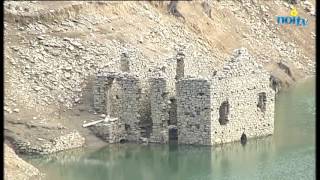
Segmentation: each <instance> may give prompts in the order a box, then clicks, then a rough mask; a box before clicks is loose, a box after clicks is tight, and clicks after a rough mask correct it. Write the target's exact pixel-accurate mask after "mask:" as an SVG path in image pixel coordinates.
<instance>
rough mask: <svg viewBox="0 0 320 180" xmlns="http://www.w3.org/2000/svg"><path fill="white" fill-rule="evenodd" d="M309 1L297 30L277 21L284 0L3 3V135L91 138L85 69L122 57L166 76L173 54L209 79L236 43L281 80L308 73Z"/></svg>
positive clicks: (311, 44)
mask: <svg viewBox="0 0 320 180" xmlns="http://www.w3.org/2000/svg"><path fill="white" fill-rule="evenodd" d="M313 4H315V1H310V0H308V1H307V0H305V1H302V0H301V1H299V2H298V4H296V5H295V6H296V7H297V10H298V13H299V14H298V15H299V16H301V17H303V18H306V19H308V23H309V24H308V26H307V27H305V28H303V27H296V26H280V25H277V23H276V16H278V15H282V16H288V15H290V7H291V6H292V5H291V4H288V2H287V1H284V0H275V1H259V0H205V1H190V2H189V1H181V2H170V1H166V2H163V1H159V2H156V1H152V2H149V1H145V2H144V1H137V2H135V1H132V2H77V1H66V2H63V1H62V2H54V1H31V2H29V1H23V2H12V1H10V2H8V1H6V2H5V4H4V6H5V9H4V10H5V12H4V15H5V18H4V27H5V31H4V43H5V54H4V57H5V62H4V63H5V68H4V69H5V109H4V110H5V117H6V120H5V127H6V130H5V133H6V136H7V137H8V138H9V139H10V138H11V139H14V138H15V137H20V138H21V137H22V138H24V139H25V140H26V141H28V142H32V141H38V140H37V139H39V138H40V139H46V138H47V139H48V133H49V134H50V132H53V131H51V130H50V129H54V134H55V135H56V131H57V129H58V130H59V129H63V132H64V133H67V132H66V131H72V130H73V129H78V131H80V133H81V134H82V135H84V136H86V137H87V136H90V132H88V131H86V130H83V129H82V128H81V125H82V123H83V122H84V121H89V120H96V119H98V118H99V116H98V115H96V114H94V112H93V111H92V93H91V92H92V83H93V79H94V75H95V74H96V73H97V72H98V71H99V70H101V71H103V70H109V71H118V70H119V61H120V56H121V53H126V54H127V56H128V58H129V59H130V69H131V71H132V72H134V73H137V74H139V75H140V76H141V77H148V76H150V75H151V74H152V73H153V72H155V71H158V70H159V69H163V68H165V69H166V71H167V72H174V71H175V62H176V61H175V58H176V55H177V52H178V51H182V52H183V53H184V54H185V64H186V65H185V66H186V67H185V71H186V74H187V75H188V74H190V75H202V76H209V75H212V74H213V73H214V72H215V71H216V70H217V69H220V68H222V67H223V65H224V62H225V61H226V59H228V57H229V55H231V53H232V51H233V50H234V49H236V48H240V47H245V48H247V49H248V50H249V53H250V54H252V56H253V57H254V59H256V60H257V63H258V64H261V65H262V66H263V67H264V68H265V69H266V70H268V71H269V72H271V73H272V75H273V76H274V78H275V79H277V80H278V81H279V82H281V83H282V86H287V85H289V84H291V83H294V82H295V81H297V80H299V79H300V78H304V77H307V76H310V75H314V74H315V16H314V15H315V12H314V11H315V9H314V6H313ZM171 83H173V82H171ZM28 124H29V125H28ZM30 124H32V126H31V125H30ZM25 129H28V131H25ZM33 132H34V133H35V134H36V135H33V136H30V134H33ZM58 134H59V133H58ZM50 138H51V136H50ZM52 138H54V137H52ZM89 139H90V138H89ZM93 139H94V138H92V139H90V140H92V141H93ZM39 141H40V140H39ZM87 141H89V140H88V138H87Z"/></svg>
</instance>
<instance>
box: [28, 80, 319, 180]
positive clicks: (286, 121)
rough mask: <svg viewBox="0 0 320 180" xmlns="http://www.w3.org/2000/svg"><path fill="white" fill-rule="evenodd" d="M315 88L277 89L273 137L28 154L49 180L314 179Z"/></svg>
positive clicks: (310, 84)
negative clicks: (213, 143)
mask: <svg viewBox="0 0 320 180" xmlns="http://www.w3.org/2000/svg"><path fill="white" fill-rule="evenodd" d="M314 87H315V86H314V79H310V80H308V81H307V82H305V83H303V84H300V85H297V86H296V87H294V88H292V89H290V90H288V91H286V92H281V94H280V95H279V96H278V97H277V102H276V116H275V119H276V121H275V133H274V135H272V136H269V137H266V138H260V139H250V140H248V142H247V144H246V145H245V146H242V145H241V144H240V143H233V144H225V145H221V146H216V147H207V146H188V145H174V144H172V145H135V144H119V145H108V146H106V147H104V148H101V149H77V150H70V151H67V152H62V153H57V154H54V155H49V156H41V157H27V158H28V161H29V162H31V163H32V164H34V165H35V166H37V167H39V168H40V169H41V170H42V171H44V172H46V174H47V179H48V180H56V179H61V180H75V179H77V180H88V179H90V180H100V179H101V180H108V179H110V180H125V179H126V180H127V179H130V180H158V179H159V180H162V179H172V180H176V179H177V180H180V179H181V180H203V179H222V180H225V179H228V180H229V179H290V180H291V179H315V175H314V172H315V158H314V157H315V152H314V151H315V133H314V132H315V126H314V125H315V91H314Z"/></svg>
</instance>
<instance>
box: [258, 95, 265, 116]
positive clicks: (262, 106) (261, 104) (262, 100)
mask: <svg viewBox="0 0 320 180" xmlns="http://www.w3.org/2000/svg"><path fill="white" fill-rule="evenodd" d="M258 96H259V100H258V105H257V107H258V108H259V109H260V110H261V111H262V112H265V111H266V102H267V96H266V93H265V92H262V93H259V94H258Z"/></svg>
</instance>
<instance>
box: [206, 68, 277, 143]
mask: <svg viewBox="0 0 320 180" xmlns="http://www.w3.org/2000/svg"><path fill="white" fill-rule="evenodd" d="M268 82H269V80H268V76H264V77H263V75H262V74H260V75H257V74H252V75H250V76H242V77H234V78H228V79H224V80H214V81H212V92H211V94H212V95H211V97H212V101H211V102H212V104H211V108H212V109H213V111H212V114H211V118H212V122H211V123H212V126H211V132H212V137H211V139H212V144H220V143H227V142H231V141H240V138H241V135H242V133H245V134H246V136H247V137H248V138H252V137H260V136H267V135H271V134H273V129H274V101H275V99H274V97H275V93H274V91H273V90H272V89H270V88H269V87H268ZM262 92H265V93H266V110H265V112H262V111H261V110H260V109H259V108H258V107H257V105H258V101H259V93H262ZM225 101H228V104H229V112H228V115H227V116H228V122H226V124H220V122H219V116H220V113H219V109H220V107H221V105H222V104H223V102H225Z"/></svg>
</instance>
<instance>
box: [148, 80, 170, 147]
mask: <svg viewBox="0 0 320 180" xmlns="http://www.w3.org/2000/svg"><path fill="white" fill-rule="evenodd" d="M166 78H167V77H165V76H159V77H152V78H151V79H150V90H151V93H150V101H151V119H152V134H151V137H150V142H156V143H167V142H168V138H169V132H168V122H169V113H168V101H169V99H168V94H169V93H168V90H167V84H166V83H167V82H166Z"/></svg>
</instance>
